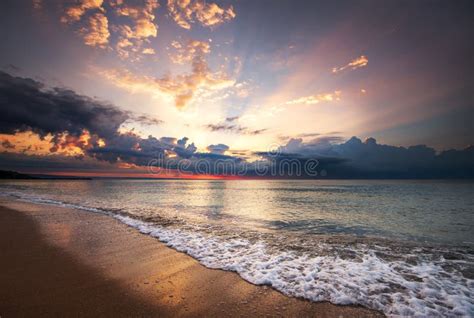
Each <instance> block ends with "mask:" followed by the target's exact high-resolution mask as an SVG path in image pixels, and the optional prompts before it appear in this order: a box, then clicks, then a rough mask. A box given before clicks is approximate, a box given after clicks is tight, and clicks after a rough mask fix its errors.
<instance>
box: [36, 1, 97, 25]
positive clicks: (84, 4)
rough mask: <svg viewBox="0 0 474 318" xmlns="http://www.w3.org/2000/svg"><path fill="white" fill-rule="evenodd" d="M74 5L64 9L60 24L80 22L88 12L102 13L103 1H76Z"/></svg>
mask: <svg viewBox="0 0 474 318" xmlns="http://www.w3.org/2000/svg"><path fill="white" fill-rule="evenodd" d="M76 2H77V4H76V5H72V6H70V7H68V8H67V9H66V11H65V12H64V15H63V16H62V17H61V22H63V23H72V22H77V21H79V20H81V18H82V16H83V15H84V14H85V13H86V12H87V11H89V10H101V11H103V8H102V4H103V2H104V1H103V0H80V1H76ZM37 3H40V2H38V1H35V2H34V3H33V5H34V6H35V7H36V6H37Z"/></svg>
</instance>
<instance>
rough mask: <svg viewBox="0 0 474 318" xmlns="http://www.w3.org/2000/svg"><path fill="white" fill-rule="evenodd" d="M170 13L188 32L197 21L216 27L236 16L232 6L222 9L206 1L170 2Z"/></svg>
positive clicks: (186, 0) (175, 0)
mask: <svg viewBox="0 0 474 318" xmlns="http://www.w3.org/2000/svg"><path fill="white" fill-rule="evenodd" d="M168 12H169V14H170V16H171V17H172V18H173V20H174V21H175V22H176V23H177V24H178V25H179V26H180V27H182V28H184V29H188V30H189V29H191V24H192V23H194V22H195V21H197V22H199V23H200V24H201V25H202V26H206V27H214V26H218V25H220V24H222V23H224V22H226V21H230V20H232V19H234V18H235V16H236V14H235V12H234V8H233V7H232V6H229V7H228V8H221V7H220V6H219V5H217V4H216V3H213V2H206V1H204V0H168Z"/></svg>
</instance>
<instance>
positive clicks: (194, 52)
mask: <svg viewBox="0 0 474 318" xmlns="http://www.w3.org/2000/svg"><path fill="white" fill-rule="evenodd" d="M171 47H172V48H173V49H174V52H170V53H169V54H168V56H169V58H170V60H171V61H172V62H173V63H175V64H184V63H186V62H191V61H193V60H194V59H195V58H196V57H199V58H203V57H204V56H205V55H207V54H209V53H210V52H211V45H210V44H209V42H207V41H197V40H189V41H187V42H186V43H185V44H182V43H181V42H179V41H172V42H171Z"/></svg>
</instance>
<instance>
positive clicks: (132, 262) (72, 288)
mask: <svg viewBox="0 0 474 318" xmlns="http://www.w3.org/2000/svg"><path fill="white" fill-rule="evenodd" d="M0 205H1V206H0V317H2V318H8V317H20V316H21V317H41V316H47V317H55V316H61V317H70V316H80V317H84V316H87V317H90V316H94V317H97V316H102V317H104V316H113V317H118V316H120V317H124V316H126V317H131V316H133V317H136V316H141V317H143V316H146V317H149V316H154V317H168V316H173V317H177V316H183V317H186V316H190V317H203V316H205V317H227V316H232V317H278V316H285V317H380V316H382V315H381V314H380V313H378V312H375V311H372V310H368V309H366V308H363V307H357V306H336V305H333V304H330V303H312V302H309V301H305V300H302V299H296V298H291V297H287V296H285V295H283V294H281V293H279V292H278V291H275V290H273V289H271V288H269V287H264V286H255V285H252V284H250V283H248V282H246V281H244V280H243V279H242V278H240V277H239V276H238V275H237V274H236V273H232V272H226V271H221V270H212V269H208V268H206V267H204V266H202V265H201V264H199V263H198V262H197V261H196V260H194V259H193V258H191V257H190V256H188V255H186V254H183V253H179V252H177V251H175V250H173V249H171V248H168V247H167V246H166V245H164V244H163V243H161V242H159V241H157V240H156V239H154V238H152V237H149V236H146V235H143V234H140V233H139V232H137V231H136V230H135V229H133V228H130V227H128V226H126V225H124V224H122V223H120V222H119V221H117V220H115V219H113V218H111V217H108V216H105V215H100V214H94V213H89V212H85V211H79V210H74V209H66V208H60V207H53V206H48V205H35V204H28V203H22V202H17V201H12V200H6V199H2V200H0Z"/></svg>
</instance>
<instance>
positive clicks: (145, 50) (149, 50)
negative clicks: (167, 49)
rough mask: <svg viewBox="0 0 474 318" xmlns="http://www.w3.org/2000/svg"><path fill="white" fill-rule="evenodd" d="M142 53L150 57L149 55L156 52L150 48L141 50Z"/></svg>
mask: <svg viewBox="0 0 474 318" xmlns="http://www.w3.org/2000/svg"><path fill="white" fill-rule="evenodd" d="M142 53H143V54H150V55H151V54H155V53H156V52H155V50H154V49H152V48H145V49H143V51H142Z"/></svg>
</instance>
